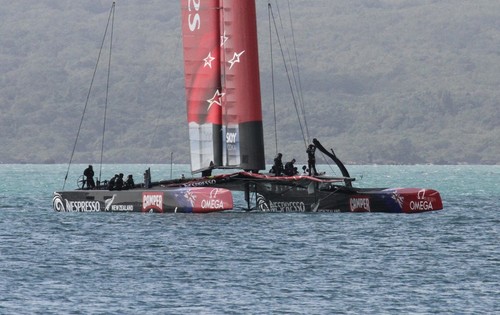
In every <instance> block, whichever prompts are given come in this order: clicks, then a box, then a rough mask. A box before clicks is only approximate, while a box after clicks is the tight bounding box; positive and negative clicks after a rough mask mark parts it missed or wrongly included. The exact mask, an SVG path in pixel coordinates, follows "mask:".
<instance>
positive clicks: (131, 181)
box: [125, 174, 135, 189]
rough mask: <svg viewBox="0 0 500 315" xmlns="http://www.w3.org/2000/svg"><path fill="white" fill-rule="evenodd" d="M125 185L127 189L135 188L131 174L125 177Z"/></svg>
mask: <svg viewBox="0 0 500 315" xmlns="http://www.w3.org/2000/svg"><path fill="white" fill-rule="evenodd" d="M125 184H126V186H127V188H128V189H130V188H134V187H135V183H134V178H133V177H132V174H130V175H128V176H127V181H126V182H125Z"/></svg>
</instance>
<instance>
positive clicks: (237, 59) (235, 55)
mask: <svg viewBox="0 0 500 315" xmlns="http://www.w3.org/2000/svg"><path fill="white" fill-rule="evenodd" d="M244 52H245V51H244V50H243V51H241V52H240V53H234V55H233V59H231V60H229V61H228V62H229V63H230V64H231V65H230V66H229V69H231V68H232V67H233V66H234V64H235V63H237V62H240V56H241V55H243V53H244Z"/></svg>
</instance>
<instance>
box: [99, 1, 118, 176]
mask: <svg viewBox="0 0 500 315" xmlns="http://www.w3.org/2000/svg"><path fill="white" fill-rule="evenodd" d="M112 8H113V15H112V17H111V32H110V35H109V56H108V77H107V79H106V98H105V101H104V121H103V124H102V140H101V161H100V164H99V177H98V181H101V174H102V159H103V155H104V135H105V133H106V118H107V111H108V96H109V78H110V76H111V55H112V54H111V52H112V50H113V30H114V25H115V7H114V6H113V7H112Z"/></svg>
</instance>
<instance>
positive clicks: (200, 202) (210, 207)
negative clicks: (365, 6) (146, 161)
mask: <svg viewBox="0 0 500 315" xmlns="http://www.w3.org/2000/svg"><path fill="white" fill-rule="evenodd" d="M52 206H53V208H54V210H55V211H59V212H158V213H163V212H184V213H207V212H217V211H224V210H230V209H232V208H233V198H232V194H231V192H230V191H228V190H226V189H222V188H213V187H190V188H184V187H178V188H163V187H158V188H151V189H137V188H136V189H131V190H120V191H109V190H71V191H60V192H55V193H54V197H53V200H52Z"/></svg>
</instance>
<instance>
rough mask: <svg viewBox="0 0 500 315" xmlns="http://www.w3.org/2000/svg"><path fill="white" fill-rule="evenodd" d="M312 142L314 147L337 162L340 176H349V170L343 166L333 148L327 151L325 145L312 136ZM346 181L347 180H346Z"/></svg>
mask: <svg viewBox="0 0 500 315" xmlns="http://www.w3.org/2000/svg"><path fill="white" fill-rule="evenodd" d="M313 143H314V145H315V146H316V148H317V149H318V150H320V151H321V152H323V153H324V154H325V155H327V156H328V157H330V158H331V159H332V160H333V161H334V162H335V164H337V166H338V168H339V169H340V172H341V173H342V176H344V177H349V178H350V177H351V176H350V175H349V171H348V170H347V168H346V167H345V165H344V163H342V161H341V160H339V158H338V157H337V156H336V155H335V152H333V149H330V150H332V152H328V151H327V150H326V149H325V147H324V146H323V145H322V144H321V143H320V142H319V141H318V139H316V138H314V139H313ZM346 183H347V182H346ZM350 183H351V182H350V181H349V182H348V185H349V186H351V185H350Z"/></svg>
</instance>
